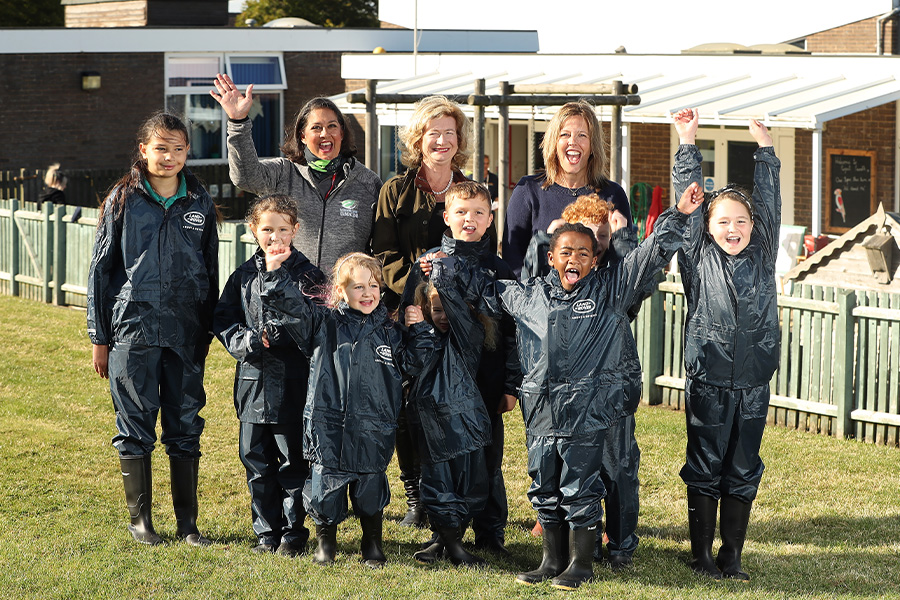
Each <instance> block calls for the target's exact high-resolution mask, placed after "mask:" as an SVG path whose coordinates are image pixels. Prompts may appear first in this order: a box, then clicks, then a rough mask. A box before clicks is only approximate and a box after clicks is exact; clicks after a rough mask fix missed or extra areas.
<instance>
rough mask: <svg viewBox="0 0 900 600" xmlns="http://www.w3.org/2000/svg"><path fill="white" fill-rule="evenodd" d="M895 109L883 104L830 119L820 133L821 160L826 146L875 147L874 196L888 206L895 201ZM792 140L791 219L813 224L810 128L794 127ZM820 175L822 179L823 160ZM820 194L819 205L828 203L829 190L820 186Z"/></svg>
mask: <svg viewBox="0 0 900 600" xmlns="http://www.w3.org/2000/svg"><path fill="white" fill-rule="evenodd" d="M894 110H895V109H894V104H885V105H883V106H879V107H876V108H872V109H869V110H866V111H863V112H860V113H856V114H854V115H850V116H847V117H843V118H840V119H835V120H834V121H829V122H828V123H827V125H826V127H825V132H824V134H823V136H822V146H823V150H822V152H823V161H824V160H825V156H824V154H825V150H827V149H830V148H834V149H836V148H841V149H848V150H866V151H873V150H874V151H875V153H876V155H875V161H876V167H875V168H876V171H875V199H876V202H881V203H883V204H884V205H885V207H887V208H888V209H890V207H892V206H893V202H894V185H895V184H894V131H895V127H896V125H895V123H894ZM794 143H795V150H794V169H795V173H796V175H795V179H794V221H795V224H797V225H804V226H806V227H808V228H809V227H811V226H812V175H813V173H812V132H810V131H802V130H801V131H797V133H796V138H795V142H794ZM821 177H822V178H823V180H824V178H825V165H824V164H823V165H822V174H821ZM825 185H827V184H825ZM822 194H823V198H822V205H823V206H828V203H829V202H831V196H830V194H829V191H828V190H827V189H823V190H822ZM823 226H824V222H823Z"/></svg>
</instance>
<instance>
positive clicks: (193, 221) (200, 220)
mask: <svg viewBox="0 0 900 600" xmlns="http://www.w3.org/2000/svg"><path fill="white" fill-rule="evenodd" d="M184 220H185V221H187V222H188V223H189V224H190V225H193V226H194V227H203V225H204V223H206V217H205V216H204V215H203V213H202V212H197V211H196V210H192V211H191V212H188V213H184Z"/></svg>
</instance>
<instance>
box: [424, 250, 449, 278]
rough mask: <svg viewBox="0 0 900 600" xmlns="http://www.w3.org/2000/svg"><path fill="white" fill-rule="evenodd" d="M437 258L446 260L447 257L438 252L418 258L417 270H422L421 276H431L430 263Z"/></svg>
mask: <svg viewBox="0 0 900 600" xmlns="http://www.w3.org/2000/svg"><path fill="white" fill-rule="evenodd" d="M438 258H447V255H446V254H445V253H444V252H442V251H440V250H438V251H437V252H429V253H428V254H424V255H422V257H421V258H419V268H420V269H422V275H424V276H425V277H430V276H431V263H432V262H434V261H435V260H436V259H438Z"/></svg>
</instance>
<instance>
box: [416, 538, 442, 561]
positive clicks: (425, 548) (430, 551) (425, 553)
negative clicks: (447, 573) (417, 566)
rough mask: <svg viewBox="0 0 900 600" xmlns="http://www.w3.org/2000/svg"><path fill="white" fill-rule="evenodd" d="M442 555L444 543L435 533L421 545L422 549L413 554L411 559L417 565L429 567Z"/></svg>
mask: <svg viewBox="0 0 900 600" xmlns="http://www.w3.org/2000/svg"><path fill="white" fill-rule="evenodd" d="M443 555H444V542H442V541H441V536H440V535H438V533H437V532H436V531H435V532H433V533H432V535H431V539H430V540H428V541H427V542H425V543H424V544H422V548H421V549H420V550H419V551H418V552H416V553H415V554H413V558H414V559H415V561H416V562H417V563H421V564H423V565H431V564H434V563H436V562H437V561H438V560H440V559H441V557H442V556H443Z"/></svg>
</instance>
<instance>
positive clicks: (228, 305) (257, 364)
mask: <svg viewBox="0 0 900 600" xmlns="http://www.w3.org/2000/svg"><path fill="white" fill-rule="evenodd" d="M247 223H248V225H249V227H250V231H251V232H253V236H254V237H255V238H256V242H257V243H258V244H259V248H258V249H257V251H256V253H255V254H254V255H253V256H252V257H251V258H250V259H249V260H248V261H246V262H245V263H244V264H242V265H241V266H239V267H238V268H237V269H235V271H234V273H232V274H231V276H230V277H229V278H228V283H226V284H225V288H224V289H223V290H222V297H221V298H220V299H219V303H218V304H217V305H216V312H215V317H214V319H213V331H214V332H215V334H216V336H217V337H218V338H219V340H220V341H221V342H222V345H223V346H225V349H226V350H228V353H229V354H231V355H232V356H233V357H234V358H235V359H236V360H237V361H238V363H237V368H236V370H235V374H234V407H235V410H236V411H237V417H238V420H239V421H240V434H239V438H238V440H239V441H238V449H239V452H240V457H241V462H242V463H243V465H244V467H245V468H246V470H247V487H248V488H249V490H250V509H251V513H252V517H253V532H254V533H255V534H256V537H257V541H258V543H257V545H256V546H255V547H254V548H253V551H254V552H277V553H278V554H281V555H285V556H296V555H298V554H299V553H301V552H303V551H304V550H305V549H306V543H307V541H308V540H309V530H308V529H307V528H306V527H304V525H303V521H304V519H305V518H306V512H305V511H304V510H303V494H302V492H303V484H304V482H305V481H306V478H307V476H308V475H309V463H307V462H306V459H304V458H303V406H304V403H305V402H306V392H307V389H306V386H307V381H308V379H309V360H308V359H307V358H306V356H305V355H304V354H303V353H302V352H300V348H298V347H297V344H296V343H295V342H294V340H293V339H292V338H291V337H290V335H288V333H287V332H286V331H284V330H283V329H282V328H279V327H275V326H273V325H272V324H271V323H270V324H268V327H267V323H266V318H265V310H264V308H263V304H262V299H261V298H260V295H259V294H260V291H261V288H262V285H261V279H262V275H263V273H265V272H266V250H267V249H268V248H272V247H277V248H282V247H287V248H288V249H289V252H290V254H289V255H288V257H287V259H286V260H285V262H284V268H285V270H286V271H287V274H288V277H289V278H290V280H291V281H292V282H293V284H294V285H296V286H297V287H298V289H299V290H300V291H301V292H303V293H304V294H306V295H307V296H314V295H315V294H316V293H321V292H322V287H323V286H324V285H325V275H323V274H322V272H321V271H320V270H319V269H318V268H317V267H316V266H315V265H313V264H312V263H311V262H310V261H309V259H307V258H306V256H304V255H303V254H302V253H301V252H300V251H299V250H297V249H296V248H294V246H293V245H292V243H291V239H292V237H293V236H294V235H295V234H296V232H297V229H298V228H299V227H300V224H299V222H298V218H297V203H296V202H295V201H294V200H293V199H292V198H290V197H288V196H269V197H265V198H259V199H257V200H256V201H255V202H254V203H253V205H252V206H251V207H250V211H249V212H248V213H247Z"/></svg>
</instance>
